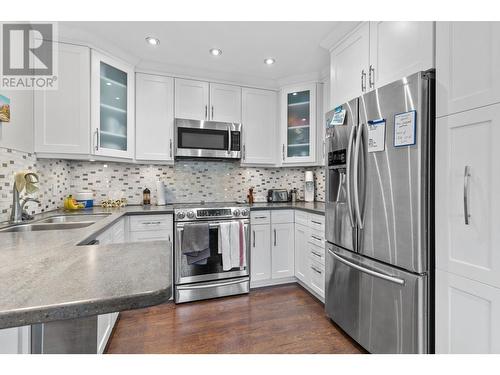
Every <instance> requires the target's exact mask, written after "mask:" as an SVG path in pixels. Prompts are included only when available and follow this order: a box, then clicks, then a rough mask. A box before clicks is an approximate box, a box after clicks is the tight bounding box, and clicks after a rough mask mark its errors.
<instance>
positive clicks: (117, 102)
mask: <svg viewBox="0 0 500 375" xmlns="http://www.w3.org/2000/svg"><path fill="white" fill-rule="evenodd" d="M91 90H92V107H91V111H92V130H93V132H92V153H93V154H95V155H102V156H111V157H121V158H133V157H134V149H133V145H134V142H133V137H134V69H133V67H132V66H129V65H126V64H124V63H121V62H119V61H116V60H114V59H112V58H110V57H108V56H106V55H103V54H101V53H99V52H97V51H94V50H92V88H91Z"/></svg>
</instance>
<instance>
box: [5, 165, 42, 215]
mask: <svg viewBox="0 0 500 375" xmlns="http://www.w3.org/2000/svg"><path fill="white" fill-rule="evenodd" d="M27 176H29V178H30V179H31V182H32V183H35V182H38V176H37V175H36V174H34V173H28V174H26V176H25V178H26V177H27ZM19 193H20V192H19V191H18V190H17V186H16V183H15V182H14V187H13V189H12V211H11V213H10V220H9V222H10V223H12V224H17V223H21V222H23V221H25V220H33V216H32V215H30V214H28V212H26V210H25V207H26V204H27V203H28V202H36V203H40V201H39V200H38V199H35V198H29V197H24V198H21V197H20V196H19Z"/></svg>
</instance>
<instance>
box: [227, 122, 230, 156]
mask: <svg viewBox="0 0 500 375" xmlns="http://www.w3.org/2000/svg"><path fill="white" fill-rule="evenodd" d="M227 153H228V154H230V153H231V126H230V125H228V126H227Z"/></svg>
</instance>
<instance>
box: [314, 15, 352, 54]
mask: <svg viewBox="0 0 500 375" xmlns="http://www.w3.org/2000/svg"><path fill="white" fill-rule="evenodd" d="M361 23H362V22H361V21H342V22H337V24H336V25H335V27H334V28H333V29H332V31H330V32H329V33H328V34H327V36H326V37H325V38H324V39H323V40H322V41H321V42H319V45H320V46H321V47H322V48H324V49H326V50H328V51H331V50H332V49H333V47H335V45H337V44H338V42H340V41H341V40H342V39H343V38H344V37H345V36H347V34H349V33H350V32H351V31H353V30H354V29H355V28H356V27H358V26H359V25H360V24H361Z"/></svg>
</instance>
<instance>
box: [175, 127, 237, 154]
mask: <svg viewBox="0 0 500 375" xmlns="http://www.w3.org/2000/svg"><path fill="white" fill-rule="evenodd" d="M177 133H178V144H177V147H178V148H194V149H204V150H227V148H228V144H229V142H228V132H227V130H212V129H192V128H181V127H179V128H178V129H177Z"/></svg>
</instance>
